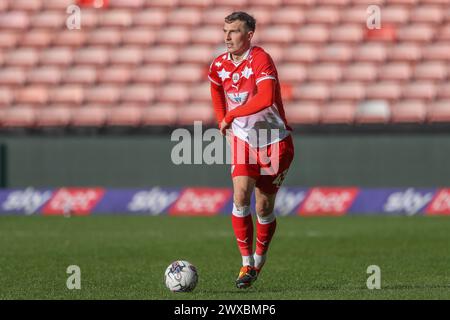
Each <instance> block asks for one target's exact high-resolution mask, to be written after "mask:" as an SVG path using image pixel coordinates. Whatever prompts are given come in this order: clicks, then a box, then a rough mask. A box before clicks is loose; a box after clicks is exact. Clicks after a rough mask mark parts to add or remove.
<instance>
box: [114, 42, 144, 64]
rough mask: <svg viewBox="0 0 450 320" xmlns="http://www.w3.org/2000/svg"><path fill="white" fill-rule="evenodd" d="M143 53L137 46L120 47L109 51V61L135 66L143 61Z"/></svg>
mask: <svg viewBox="0 0 450 320" xmlns="http://www.w3.org/2000/svg"><path fill="white" fill-rule="evenodd" d="M143 58H144V53H143V51H142V49H141V48H139V47H131V46H128V47H120V48H115V49H113V50H111V51H110V54H109V62H110V63H111V64H112V65H128V66H135V65H138V64H140V63H141V62H142V61H143Z"/></svg>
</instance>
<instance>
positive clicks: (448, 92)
mask: <svg viewBox="0 0 450 320" xmlns="http://www.w3.org/2000/svg"><path fill="white" fill-rule="evenodd" d="M438 97H439V98H441V99H444V98H445V99H450V82H444V83H441V84H440V85H439V88H438Z"/></svg>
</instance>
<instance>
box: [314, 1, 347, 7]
mask: <svg viewBox="0 0 450 320" xmlns="http://www.w3.org/2000/svg"><path fill="white" fill-rule="evenodd" d="M350 1H351V0H317V1H316V3H317V4H318V5H326V6H339V7H343V6H347V5H348V4H350Z"/></svg>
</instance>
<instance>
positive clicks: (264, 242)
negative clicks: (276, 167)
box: [254, 187, 277, 272]
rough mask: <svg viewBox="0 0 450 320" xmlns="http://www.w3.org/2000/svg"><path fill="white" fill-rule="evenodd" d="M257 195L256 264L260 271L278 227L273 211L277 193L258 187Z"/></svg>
mask: <svg viewBox="0 0 450 320" xmlns="http://www.w3.org/2000/svg"><path fill="white" fill-rule="evenodd" d="M255 197H256V217H257V221H256V250H255V254H254V262H255V264H254V266H255V268H256V269H257V271H258V272H259V271H260V270H261V268H262V267H263V266H264V263H265V262H266V255H267V251H268V249H269V245H270V242H271V240H272V237H273V235H274V233H275V230H276V227H277V220H276V217H275V214H274V212H273V209H274V207H275V199H276V193H272V194H270V193H266V192H264V191H262V190H261V188H258V187H257V188H256V189H255Z"/></svg>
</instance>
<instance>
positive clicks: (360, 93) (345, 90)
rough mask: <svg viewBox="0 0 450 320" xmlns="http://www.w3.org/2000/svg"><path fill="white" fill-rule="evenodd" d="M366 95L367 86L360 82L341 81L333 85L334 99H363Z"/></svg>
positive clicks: (332, 93) (332, 96)
mask: <svg viewBox="0 0 450 320" xmlns="http://www.w3.org/2000/svg"><path fill="white" fill-rule="evenodd" d="M364 96H365V86H364V85H363V84H361V83H358V82H340V83H336V84H335V85H333V86H332V87H331V99H333V100H346V101H350V100H355V101H356V100H362V99H364Z"/></svg>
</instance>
